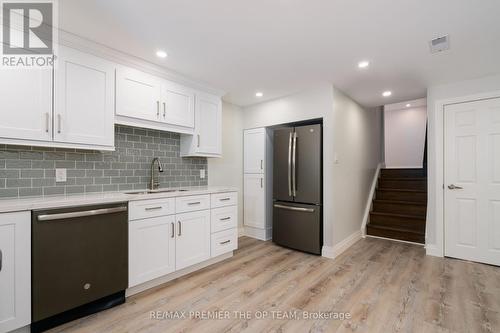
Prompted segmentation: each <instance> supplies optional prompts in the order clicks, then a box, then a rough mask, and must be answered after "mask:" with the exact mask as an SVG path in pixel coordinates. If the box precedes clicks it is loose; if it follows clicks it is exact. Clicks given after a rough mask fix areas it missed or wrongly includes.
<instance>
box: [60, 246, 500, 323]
mask: <svg viewBox="0 0 500 333" xmlns="http://www.w3.org/2000/svg"><path fill="white" fill-rule="evenodd" d="M219 310H220V311H228V312H229V313H230V314H231V315H230V316H229V319H218V320H215V319H212V320H205V319H202V318H192V319H165V320H159V319H151V311H163V312H171V311H179V312H178V313H177V314H179V315H180V313H181V311H186V314H187V315H188V317H189V312H190V311H211V312H210V313H212V314H215V311H219ZM233 311H237V314H239V315H243V314H245V313H246V311H249V312H248V313H249V314H250V316H251V318H250V317H249V319H245V318H236V317H235V316H234V312H233ZM256 311H258V312H256ZM285 311H290V312H285ZM303 311H307V313H312V312H316V311H322V312H323V313H324V314H327V315H328V314H330V315H334V312H336V313H342V312H343V313H349V314H350V315H351V318H350V319H345V320H335V319H327V320H326V319H316V320H306V319H303V317H302V315H303V314H304V312H303ZM204 313H205V314H207V313H208V312H204ZM224 313H225V314H226V315H227V313H226V312H221V313H220V314H221V315H222V316H224ZM266 314H267V315H269V316H272V315H274V316H276V317H278V316H282V317H283V316H284V317H285V318H275V319H269V318H268V319H256V318H255V316H258V315H266ZM287 314H288V315H289V318H286V315H287ZM294 315H296V317H295V318H294V317H293V316H294ZM53 332H203V333H208V332H384V333H385V332H500V268H499V267H494V266H488V265H482V264H476V263H470V262H464V261H460V260H454V259H442V258H435V257H428V256H425V251H424V249H423V248H422V247H420V246H417V245H411V244H404V243H397V242H392V241H387V240H381V239H374V238H366V239H363V240H361V241H359V242H358V243H356V244H355V245H353V246H352V247H351V248H349V249H348V250H347V251H346V252H345V253H344V254H343V255H342V256H340V257H338V258H337V259H336V260H330V259H325V258H322V257H318V256H313V255H308V254H303V253H300V252H296V251H292V250H289V249H286V248H282V247H278V246H276V245H273V244H272V243H271V242H262V241H257V240H253V239H250V238H246V237H242V238H240V248H239V250H238V251H236V253H235V256H234V257H233V258H231V259H228V260H226V261H223V262H221V263H218V264H215V265H213V266H210V267H207V268H205V269H203V270H201V271H198V272H195V273H192V274H190V275H188V276H185V277H182V278H180V279H177V280H174V281H172V282H169V283H167V284H165V285H162V286H160V287H157V288H155V289H153V290H150V291H147V292H145V293H142V294H139V295H136V296H133V297H131V298H129V299H128V300H127V302H126V304H123V305H121V306H118V307H116V308H113V309H110V310H107V311H104V312H100V313H98V314H95V315H92V316H89V317H87V318H84V319H81V320H77V321H74V322H71V323H68V324H66V325H64V326H61V327H58V328H56V329H54V330H53Z"/></svg>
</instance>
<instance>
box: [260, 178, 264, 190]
mask: <svg viewBox="0 0 500 333" xmlns="http://www.w3.org/2000/svg"><path fill="white" fill-rule="evenodd" d="M263 180H264V178H261V179H260V188H263V187H264V184H263Z"/></svg>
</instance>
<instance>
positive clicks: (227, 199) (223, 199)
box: [219, 198, 231, 201]
mask: <svg viewBox="0 0 500 333" xmlns="http://www.w3.org/2000/svg"><path fill="white" fill-rule="evenodd" d="M219 200H220V201H229V200H231V198H222V199H219Z"/></svg>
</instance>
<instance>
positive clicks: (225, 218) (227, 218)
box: [220, 217, 231, 221]
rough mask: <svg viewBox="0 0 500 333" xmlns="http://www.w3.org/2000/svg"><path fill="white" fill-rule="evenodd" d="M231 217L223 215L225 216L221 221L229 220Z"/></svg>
mask: <svg viewBox="0 0 500 333" xmlns="http://www.w3.org/2000/svg"><path fill="white" fill-rule="evenodd" d="M230 219H231V218H230V217H223V218H221V219H220V220H221V221H227V220H230Z"/></svg>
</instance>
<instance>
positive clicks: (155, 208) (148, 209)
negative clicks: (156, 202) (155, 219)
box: [144, 206, 162, 211]
mask: <svg viewBox="0 0 500 333" xmlns="http://www.w3.org/2000/svg"><path fill="white" fill-rule="evenodd" d="M161 208H162V207H161V206H158V207H146V208H144V210H146V211H150V210H158V209H161Z"/></svg>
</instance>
